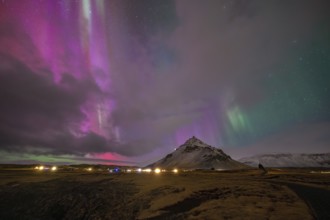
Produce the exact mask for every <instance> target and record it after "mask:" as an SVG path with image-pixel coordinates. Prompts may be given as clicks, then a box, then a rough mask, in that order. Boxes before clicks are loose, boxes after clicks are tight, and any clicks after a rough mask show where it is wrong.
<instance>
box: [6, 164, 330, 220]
mask: <svg viewBox="0 0 330 220" xmlns="http://www.w3.org/2000/svg"><path fill="white" fill-rule="evenodd" d="M329 192H330V174H329V173H328V171H325V170H317V169H269V172H268V173H267V174H265V175H263V174H262V172H261V171H260V170H256V169H251V170H239V171H188V172H183V171H179V173H171V172H167V173H159V174H156V173H116V174H114V173H109V172H105V171H97V172H95V171H94V172H87V171H83V170H81V171H61V170H58V171H56V172H43V171H36V170H33V169H25V170H23V169H2V170H0V198H1V202H0V219H299V220H303V219H326V218H327V217H328V215H329V213H328V211H327V207H330V206H327V204H329V201H330V198H329ZM308 193H309V194H308ZM314 197H315V198H316V199H314V200H315V201H313V198H314ZM329 219H330V218H329Z"/></svg>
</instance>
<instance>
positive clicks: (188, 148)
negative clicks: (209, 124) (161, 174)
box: [147, 137, 249, 170]
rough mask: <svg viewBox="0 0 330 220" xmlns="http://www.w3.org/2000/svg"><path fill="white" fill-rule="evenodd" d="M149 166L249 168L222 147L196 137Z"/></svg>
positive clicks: (222, 168)
mask: <svg viewBox="0 0 330 220" xmlns="http://www.w3.org/2000/svg"><path fill="white" fill-rule="evenodd" d="M147 167H160V168H181V169H212V168H214V169H221V170H229V169H244V168H249V166H247V165H245V164H242V163H240V162H238V161H235V160H233V159H231V157H230V156H228V155H227V154H225V153H224V152H223V151H222V150H221V149H219V148H215V147H211V146H209V145H207V144H205V143H204V142H202V141H201V140H199V139H197V138H196V137H192V138H190V139H188V140H187V141H186V142H185V143H184V144H183V145H181V146H180V147H178V148H177V149H176V150H175V151H174V152H172V153H170V154H168V155H167V156H166V157H164V158H163V159H161V160H159V161H157V162H155V163H153V164H150V165H149V166H147Z"/></svg>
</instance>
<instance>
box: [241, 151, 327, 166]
mask: <svg viewBox="0 0 330 220" xmlns="http://www.w3.org/2000/svg"><path fill="white" fill-rule="evenodd" d="M239 161H240V162H242V163H244V164H247V165H250V166H258V164H259V163H261V164H262V165H264V166H266V167H330V153H323V154H261V155H255V156H252V157H244V158H241V159H239Z"/></svg>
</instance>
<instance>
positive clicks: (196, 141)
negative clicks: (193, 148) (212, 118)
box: [184, 136, 207, 146]
mask: <svg viewBox="0 0 330 220" xmlns="http://www.w3.org/2000/svg"><path fill="white" fill-rule="evenodd" d="M184 145H205V146H207V144H205V143H204V142H203V141H201V140H199V139H198V138H196V137H195V136H192V137H191V138H189V139H188V140H186V142H185V143H184Z"/></svg>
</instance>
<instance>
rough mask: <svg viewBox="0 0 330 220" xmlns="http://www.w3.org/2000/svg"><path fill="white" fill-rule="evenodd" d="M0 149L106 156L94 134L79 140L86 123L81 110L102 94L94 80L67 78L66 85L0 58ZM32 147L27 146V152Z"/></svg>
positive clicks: (101, 140)
mask: <svg viewBox="0 0 330 220" xmlns="http://www.w3.org/2000/svg"><path fill="white" fill-rule="evenodd" d="M0 60H1V61H0V62H1V65H0V91H1V92H0V100H1V107H0V112H1V114H0V121H1V125H0V139H1V141H0V143H1V145H0V147H1V148H2V149H6V150H8V151H11V150H15V151H25V150H26V149H25V147H24V146H37V147H40V148H46V149H49V150H50V151H51V152H53V153H70V152H71V153H77V152H79V153H83V152H90V151H95V152H100V151H101V152H104V151H107V149H106V146H107V143H106V140H105V139H104V138H103V137H100V136H98V135H96V134H94V133H89V134H87V135H85V136H84V137H76V136H74V135H73V134H72V132H70V129H76V130H78V129H79V128H78V126H79V122H81V121H83V120H84V119H85V117H86V116H85V115H84V114H83V113H82V112H81V110H80V107H81V105H82V104H83V103H84V102H85V101H86V100H87V99H88V97H89V95H91V94H97V93H99V90H98V89H97V87H96V86H95V84H93V83H92V81H91V80H86V81H84V80H83V81H77V80H75V79H74V78H72V77H71V76H65V77H63V83H62V84H55V83H54V82H53V81H52V79H50V78H49V77H47V75H46V76H42V75H40V74H38V73H34V72H32V71H31V70H30V69H29V68H28V67H27V66H25V65H24V64H23V63H21V62H20V61H19V60H17V59H15V58H13V57H11V56H9V55H5V54H0ZM27 148H28V147H27Z"/></svg>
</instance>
